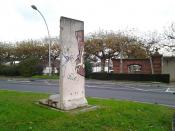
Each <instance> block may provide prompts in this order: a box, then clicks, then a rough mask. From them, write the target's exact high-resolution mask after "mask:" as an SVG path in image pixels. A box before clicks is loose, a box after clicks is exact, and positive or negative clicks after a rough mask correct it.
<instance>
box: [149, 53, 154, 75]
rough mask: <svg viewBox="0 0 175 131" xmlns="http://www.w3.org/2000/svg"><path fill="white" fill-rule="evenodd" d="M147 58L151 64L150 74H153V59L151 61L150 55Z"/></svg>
mask: <svg viewBox="0 0 175 131" xmlns="http://www.w3.org/2000/svg"><path fill="white" fill-rule="evenodd" d="M149 60H150V65H151V74H154V69H153V61H152V58H151V56H150V58H149Z"/></svg>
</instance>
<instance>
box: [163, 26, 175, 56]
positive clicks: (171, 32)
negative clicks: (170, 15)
mask: <svg viewBox="0 0 175 131" xmlns="http://www.w3.org/2000/svg"><path fill="white" fill-rule="evenodd" d="M164 34H165V38H166V40H168V42H166V43H164V44H163V47H164V48H166V50H167V51H168V52H171V53H172V55H175V24H174V23H172V24H171V25H170V26H169V27H168V28H167V29H166V30H165V33H164Z"/></svg>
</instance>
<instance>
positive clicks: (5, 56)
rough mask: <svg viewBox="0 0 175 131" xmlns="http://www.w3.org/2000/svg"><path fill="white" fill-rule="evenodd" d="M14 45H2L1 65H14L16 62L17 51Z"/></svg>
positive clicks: (0, 49)
mask: <svg viewBox="0 0 175 131" xmlns="http://www.w3.org/2000/svg"><path fill="white" fill-rule="evenodd" d="M14 48H15V47H14V45H12V44H10V43H2V42H1V43H0V64H3V63H7V62H10V64H14V61H15V51H14Z"/></svg>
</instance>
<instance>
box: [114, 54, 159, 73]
mask: <svg viewBox="0 0 175 131" xmlns="http://www.w3.org/2000/svg"><path fill="white" fill-rule="evenodd" d="M151 58H152V66H153V72H154V74H161V73H162V55H160V54H158V53H156V54H154V55H153V56H152V57H151ZM112 62H113V70H114V73H126V74H151V73H152V69H151V61H150V59H122V61H121V59H112ZM121 63H122V64H121ZM121 68H122V69H121Z"/></svg>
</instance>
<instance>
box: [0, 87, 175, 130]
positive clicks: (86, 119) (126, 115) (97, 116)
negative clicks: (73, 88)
mask: <svg viewBox="0 0 175 131" xmlns="http://www.w3.org/2000/svg"><path fill="white" fill-rule="evenodd" d="M46 97H48V94H39V93H26V92H25V93H24V92H16V91H5V90H0V131H27V130H33V131H170V130H171V119H172V116H173V113H175V110H174V109H171V108H168V107H163V106H158V105H153V104H141V103H135V102H129V101H119V100H113V99H96V98H88V102H89V104H92V105H98V106H100V107H101V108H99V109H97V110H94V111H89V112H81V113H78V114H75V113H68V112H67V113H66V112H58V111H55V110H51V109H49V108H47V107H43V106H39V105H37V104H35V101H37V100H39V99H42V98H46Z"/></svg>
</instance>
